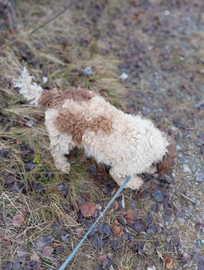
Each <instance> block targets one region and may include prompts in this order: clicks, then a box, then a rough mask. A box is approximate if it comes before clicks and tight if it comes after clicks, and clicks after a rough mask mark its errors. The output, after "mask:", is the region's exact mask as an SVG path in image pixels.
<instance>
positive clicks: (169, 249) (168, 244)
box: [164, 243, 172, 251]
mask: <svg viewBox="0 0 204 270" xmlns="http://www.w3.org/2000/svg"><path fill="white" fill-rule="evenodd" d="M164 248H165V249H166V251H171V250H172V245H171V244H170V243H167V244H166V246H165V247H164Z"/></svg>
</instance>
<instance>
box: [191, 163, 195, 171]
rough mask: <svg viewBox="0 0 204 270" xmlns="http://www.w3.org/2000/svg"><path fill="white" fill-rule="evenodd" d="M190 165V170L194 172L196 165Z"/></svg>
mask: <svg viewBox="0 0 204 270" xmlns="http://www.w3.org/2000/svg"><path fill="white" fill-rule="evenodd" d="M190 167H191V170H192V172H195V171H196V166H195V164H192V165H191V166H190Z"/></svg>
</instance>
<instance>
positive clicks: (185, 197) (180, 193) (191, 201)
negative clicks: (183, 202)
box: [178, 191, 195, 203]
mask: <svg viewBox="0 0 204 270" xmlns="http://www.w3.org/2000/svg"><path fill="white" fill-rule="evenodd" d="M178 193H179V194H180V195H181V196H183V197H184V198H185V199H187V200H189V201H190V202H192V203H195V202H194V201H193V200H192V199H190V198H188V197H187V196H186V195H184V194H183V193H181V192H179V191H178Z"/></svg>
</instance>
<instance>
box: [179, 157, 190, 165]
mask: <svg viewBox="0 0 204 270" xmlns="http://www.w3.org/2000/svg"><path fill="white" fill-rule="evenodd" d="M179 162H180V163H182V164H187V163H189V160H188V159H186V158H180V159H179Z"/></svg>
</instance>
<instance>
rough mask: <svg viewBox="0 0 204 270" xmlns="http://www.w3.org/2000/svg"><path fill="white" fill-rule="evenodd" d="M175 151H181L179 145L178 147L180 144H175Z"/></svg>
mask: <svg viewBox="0 0 204 270" xmlns="http://www.w3.org/2000/svg"><path fill="white" fill-rule="evenodd" d="M176 151H177V152H178V151H181V147H180V145H178V144H177V145H176Z"/></svg>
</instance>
